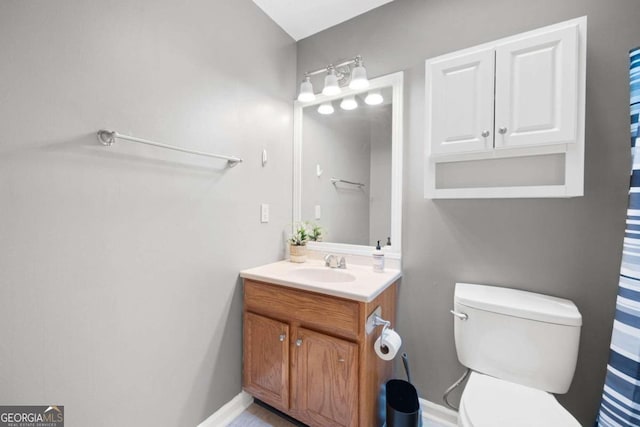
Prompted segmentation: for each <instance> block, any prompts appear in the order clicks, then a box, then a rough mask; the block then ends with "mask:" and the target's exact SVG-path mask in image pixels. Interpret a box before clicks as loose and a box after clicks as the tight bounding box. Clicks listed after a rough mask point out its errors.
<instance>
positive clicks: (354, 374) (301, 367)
mask: <svg viewBox="0 0 640 427" xmlns="http://www.w3.org/2000/svg"><path fill="white" fill-rule="evenodd" d="M294 339H296V341H295V346H294V347H295V351H296V355H295V356H294V357H295V365H294V366H293V369H294V370H295V380H294V381H295V385H294V387H295V389H296V395H295V399H294V402H293V404H294V405H295V407H296V408H295V409H296V412H298V413H301V414H304V417H305V422H307V423H309V424H310V425H312V426H345V427H346V426H357V425H358V346H357V345H356V344H354V343H352V342H349V341H345V340H341V339H339V338H334V337H330V336H328V335H324V334H321V333H318V332H314V331H310V330H308V329H303V328H299V329H298V332H297V333H296V336H295V337H294Z"/></svg>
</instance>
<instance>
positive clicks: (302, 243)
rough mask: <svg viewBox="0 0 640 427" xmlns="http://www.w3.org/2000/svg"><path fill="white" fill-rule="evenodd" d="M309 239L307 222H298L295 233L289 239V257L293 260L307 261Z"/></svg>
mask: <svg viewBox="0 0 640 427" xmlns="http://www.w3.org/2000/svg"><path fill="white" fill-rule="evenodd" d="M307 241H309V233H308V231H307V226H306V224H305V223H299V224H297V225H296V226H295V228H294V231H293V235H292V236H291V238H290V239H289V253H290V257H289V258H290V260H291V262H305V261H306V260H307Z"/></svg>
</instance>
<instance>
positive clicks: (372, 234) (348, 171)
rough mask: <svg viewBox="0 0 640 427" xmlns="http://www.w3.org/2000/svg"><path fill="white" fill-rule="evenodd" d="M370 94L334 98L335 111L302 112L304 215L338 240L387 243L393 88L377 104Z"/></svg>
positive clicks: (334, 240) (388, 235)
mask: <svg viewBox="0 0 640 427" xmlns="http://www.w3.org/2000/svg"><path fill="white" fill-rule="evenodd" d="M367 95H368V92H365V93H361V94H357V95H355V96H349V97H345V98H343V99H337V100H334V101H333V102H332V106H333V109H334V113H332V114H322V113H320V112H319V111H318V108H317V107H316V108H314V107H313V106H311V107H308V108H305V109H304V112H303V125H302V129H303V134H302V141H303V146H302V176H301V179H302V200H301V204H302V207H301V208H302V212H301V214H302V220H303V221H309V222H314V223H316V224H319V225H321V226H322V228H323V229H324V230H325V240H327V241H331V242H335V243H348V244H354V245H367V246H372V245H375V244H376V241H377V240H380V241H381V244H382V245H384V244H385V243H386V242H387V238H389V237H390V236H391V138H392V133H391V123H392V108H393V107H392V105H391V99H392V90H391V88H384V89H383V90H382V91H380V92H379V95H381V97H382V102H381V103H379V104H377V105H368V104H367V102H365V98H366V96H367ZM368 101H369V102H371V100H370V99H369V100H368ZM354 102H355V105H354ZM349 103H351V105H349ZM321 105H322V104H321ZM356 105H357V107H356V108H350V107H354V106H356ZM325 106H326V104H325ZM345 107H346V108H350V109H345Z"/></svg>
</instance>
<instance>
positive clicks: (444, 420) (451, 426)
mask: <svg viewBox="0 0 640 427" xmlns="http://www.w3.org/2000/svg"><path fill="white" fill-rule="evenodd" d="M420 409H421V410H422V424H426V423H427V421H430V422H435V423H438V424H439V425H441V426H442V427H457V426H458V413H457V412H456V411H454V410H451V409H449V408H445V407H444V406H442V405H438V404H435V403H433V402H430V401H428V400H425V399H420Z"/></svg>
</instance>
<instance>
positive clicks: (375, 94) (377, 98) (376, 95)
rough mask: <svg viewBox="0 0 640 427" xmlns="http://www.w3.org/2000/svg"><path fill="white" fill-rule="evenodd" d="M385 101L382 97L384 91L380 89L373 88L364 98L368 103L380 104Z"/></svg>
mask: <svg viewBox="0 0 640 427" xmlns="http://www.w3.org/2000/svg"><path fill="white" fill-rule="evenodd" d="M383 101H384V98H383V97H382V93H381V92H380V90H372V91H370V92H369V93H368V94H367V97H366V98H365V99H364V102H365V103H366V104H367V105H380V104H382V102H383Z"/></svg>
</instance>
